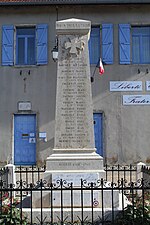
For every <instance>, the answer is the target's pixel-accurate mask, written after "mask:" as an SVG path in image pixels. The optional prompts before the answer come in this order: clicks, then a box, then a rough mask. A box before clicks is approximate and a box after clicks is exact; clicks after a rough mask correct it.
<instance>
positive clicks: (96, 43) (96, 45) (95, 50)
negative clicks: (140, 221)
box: [89, 26, 100, 64]
mask: <svg viewBox="0 0 150 225" xmlns="http://www.w3.org/2000/svg"><path fill="white" fill-rule="evenodd" d="M89 54H90V64H97V63H98V61H99V58H100V26H99V27H94V26H93V27H92V28H91V34H90V40H89Z"/></svg>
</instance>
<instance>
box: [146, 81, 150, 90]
mask: <svg viewBox="0 0 150 225" xmlns="http://www.w3.org/2000/svg"><path fill="white" fill-rule="evenodd" d="M146 91H150V81H146Z"/></svg>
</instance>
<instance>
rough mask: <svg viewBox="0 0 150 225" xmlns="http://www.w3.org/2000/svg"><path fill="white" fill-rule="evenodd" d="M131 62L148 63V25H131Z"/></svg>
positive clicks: (149, 42)
mask: <svg viewBox="0 0 150 225" xmlns="http://www.w3.org/2000/svg"><path fill="white" fill-rule="evenodd" d="M132 63H133V64H148V63H150V27H149V26H145V27H144V26H143V27H132Z"/></svg>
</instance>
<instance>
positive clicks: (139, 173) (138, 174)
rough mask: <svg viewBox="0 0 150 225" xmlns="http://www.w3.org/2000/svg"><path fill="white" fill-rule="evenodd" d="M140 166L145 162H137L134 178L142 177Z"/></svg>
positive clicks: (139, 178)
mask: <svg viewBox="0 0 150 225" xmlns="http://www.w3.org/2000/svg"><path fill="white" fill-rule="evenodd" d="M142 166H146V164H145V163H142V162H139V163H137V172H136V180H137V181H138V180H141V179H142V178H143V172H142V171H141V169H142Z"/></svg>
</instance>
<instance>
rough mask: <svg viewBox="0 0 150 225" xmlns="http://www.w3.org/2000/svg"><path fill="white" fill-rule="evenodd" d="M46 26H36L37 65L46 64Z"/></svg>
mask: <svg viewBox="0 0 150 225" xmlns="http://www.w3.org/2000/svg"><path fill="white" fill-rule="evenodd" d="M47 28H48V26H47V24H40V25H37V64H38V65H41V64H47V60H48V59H47V58H48V57H47Z"/></svg>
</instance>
